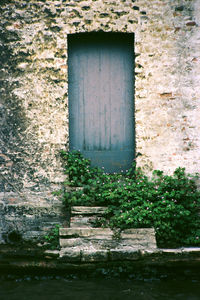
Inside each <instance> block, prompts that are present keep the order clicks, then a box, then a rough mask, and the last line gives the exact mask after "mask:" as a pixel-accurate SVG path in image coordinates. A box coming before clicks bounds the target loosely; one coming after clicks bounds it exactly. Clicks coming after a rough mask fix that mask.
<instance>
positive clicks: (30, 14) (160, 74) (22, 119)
mask: <svg viewBox="0 0 200 300" xmlns="http://www.w3.org/2000/svg"><path fill="white" fill-rule="evenodd" d="M0 15H1V20H0V53H1V55H0V116H1V117H0V164H1V165H0V167H1V173H0V178H1V180H0V190H1V192H2V194H1V200H2V201H3V202H4V198H5V197H6V198H7V199H12V198H13V196H12V197H9V194H5V193H12V195H14V198H15V199H17V202H21V203H23V202H24V201H25V200H24V199H26V202H28V203H29V202H33V203H38V202H40V201H44V202H45V201H46V203H48V202H49V203H51V201H49V200H48V199H49V197H48V193H49V192H50V191H51V190H53V189H54V186H55V188H56V185H57V184H58V183H59V182H62V181H63V170H62V162H61V160H60V156H59V150H60V149H63V148H66V149H67V147H68V146H67V145H68V111H67V109H68V98H67V90H68V84H67V34H69V33H75V32H87V31H99V30H103V31H120V32H132V33H134V34H135V56H136V58H135V64H136V66H135V124H136V129H135V130H136V152H137V153H140V154H141V155H140V156H138V158H137V163H138V165H141V166H146V167H147V166H148V167H149V166H150V167H151V168H159V169H162V170H164V171H166V172H172V171H173V170H174V169H175V168H176V167H178V166H183V167H186V168H187V170H188V171H189V172H196V171H199V161H200V151H199V146H200V135H199V129H200V121H199V116H198V113H199V110H200V104H199V103H200V102H199V98H200V90H199V79H200V75H199V70H200V50H199V49H200V31H199V25H200V2H199V0H190V1H189V0H151V1H148V0H115V1H111V0H103V1H102V0H96V1H92V0H86V1H82V0H70V1H69V0H68V1H67V0H58V1H45V0H43V1H42V0H40V1H36V0H26V1H23V0H2V1H1V3H0ZM41 192H42V193H43V195H44V196H43V197H42V200H40V199H41V198H40V197H39V196H37V195H39V193H41ZM9 201H10V200H9ZM52 203H53V202H52Z"/></svg>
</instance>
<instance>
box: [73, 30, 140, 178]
mask: <svg viewBox="0 0 200 300" xmlns="http://www.w3.org/2000/svg"><path fill="white" fill-rule="evenodd" d="M68 80H69V89H68V91H69V147H70V150H80V152H81V153H82V154H83V155H84V156H85V157H87V158H89V159H91V163H92V165H93V166H98V167H101V168H102V167H103V168H104V170H105V172H108V173H114V172H121V171H126V170H127V169H128V168H130V166H131V164H132V161H133V159H134V150H135V142H134V141H135V137H134V35H133V34H128V33H105V32H93V33H78V34H70V35H69V36H68Z"/></svg>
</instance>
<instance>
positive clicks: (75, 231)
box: [59, 228, 113, 238]
mask: <svg viewBox="0 0 200 300" xmlns="http://www.w3.org/2000/svg"><path fill="white" fill-rule="evenodd" d="M59 234H60V236H61V237H65V238H71V237H87V238H88V237H92V238H95V237H96V236H101V237H102V238H112V236H113V231H112V230H111V229H110V228H60V230H59Z"/></svg>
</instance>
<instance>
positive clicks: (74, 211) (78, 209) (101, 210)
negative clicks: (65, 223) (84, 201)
mask: <svg viewBox="0 0 200 300" xmlns="http://www.w3.org/2000/svg"><path fill="white" fill-rule="evenodd" d="M106 209H107V207H104V206H93V207H90V206H72V207H71V215H72V216H74V215H98V216H99V215H100V216H102V215H105V212H106Z"/></svg>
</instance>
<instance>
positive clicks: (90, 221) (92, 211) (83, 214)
mask: <svg viewBox="0 0 200 300" xmlns="http://www.w3.org/2000/svg"><path fill="white" fill-rule="evenodd" d="M106 209H107V207H102V206H101V207H100V206H96V207H90V206H72V207H71V218H70V227H73V228H74V227H75V228H79V227H82V228H90V227H96V221H97V220H98V218H100V217H102V216H104V215H105V214H106Z"/></svg>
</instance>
